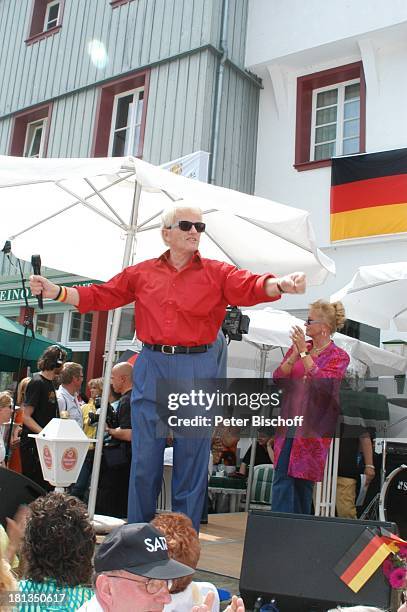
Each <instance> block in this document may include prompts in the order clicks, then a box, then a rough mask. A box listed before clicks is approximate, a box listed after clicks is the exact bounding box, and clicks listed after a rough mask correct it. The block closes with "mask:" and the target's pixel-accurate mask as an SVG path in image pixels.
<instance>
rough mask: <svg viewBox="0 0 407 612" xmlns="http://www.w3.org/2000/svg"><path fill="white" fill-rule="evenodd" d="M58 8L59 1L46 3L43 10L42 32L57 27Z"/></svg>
mask: <svg viewBox="0 0 407 612" xmlns="http://www.w3.org/2000/svg"><path fill="white" fill-rule="evenodd" d="M60 8H61V6H60V2H59V0H54V1H53V2H48V4H47V6H46V9H45V21H44V32H45V31H47V30H50V29H51V28H55V27H56V26H57V25H59V22H58V20H59V10H60Z"/></svg>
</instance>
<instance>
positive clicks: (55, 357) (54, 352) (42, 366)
mask: <svg viewBox="0 0 407 612" xmlns="http://www.w3.org/2000/svg"><path fill="white" fill-rule="evenodd" d="M65 360H66V351H64V349H61V348H60V347H59V346H58V345H57V344H53V345H52V346H49V347H48V348H47V349H45V351H44V352H43V354H42V355H41V357H40V358H39V359H38V362H37V365H38V369H39V370H41V371H42V372H43V371H45V370H56V369H58V368H60V367H61V366H62V363H61V366H59V365H58V364H57V361H61V362H64V361H65Z"/></svg>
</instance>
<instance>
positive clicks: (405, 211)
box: [331, 149, 407, 241]
mask: <svg viewBox="0 0 407 612" xmlns="http://www.w3.org/2000/svg"><path fill="white" fill-rule="evenodd" d="M401 232H407V149H396V150H394V151H384V152H382V153H371V154H366V155H352V156H349V157H337V158H334V159H332V177H331V240H332V241H335V240H347V239H351V238H364V237H367V236H380V235H385V234H399V233H401Z"/></svg>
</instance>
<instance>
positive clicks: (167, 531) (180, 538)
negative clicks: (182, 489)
mask: <svg viewBox="0 0 407 612" xmlns="http://www.w3.org/2000/svg"><path fill="white" fill-rule="evenodd" d="M151 524H152V525H154V527H156V528H157V529H159V530H160V531H161V532H162V533H163V534H164V535H165V539H166V540H167V546H168V554H169V556H170V558H171V559H175V561H179V562H180V563H185V565H188V566H189V567H192V569H195V568H196V566H197V565H198V561H199V556H200V554H201V547H200V544H199V536H198V534H197V532H196V531H195V529H194V527H193V525H192V521H191V519H190V518H189V517H188V516H186V515H185V514H182V513H180V512H166V513H165V514H159V515H158V516H156V517H155V519H154V520H152V521H151ZM190 582H192V575H191V576H183V577H182V578H176V579H175V580H173V581H172V587H171V591H170V593H173V594H175V593H181V592H182V591H185V589H186V588H187V586H188V585H189V584H190Z"/></svg>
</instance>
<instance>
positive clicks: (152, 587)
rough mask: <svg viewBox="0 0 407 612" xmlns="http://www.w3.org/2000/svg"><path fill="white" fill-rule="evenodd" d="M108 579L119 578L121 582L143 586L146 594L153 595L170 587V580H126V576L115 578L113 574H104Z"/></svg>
mask: <svg viewBox="0 0 407 612" xmlns="http://www.w3.org/2000/svg"><path fill="white" fill-rule="evenodd" d="M106 575H107V576H109V578H121V579H122V580H129V581H130V582H137V584H144V586H145V589H146V591H147V593H150V595H155V594H156V593H158V591H161V589H163V588H164V587H165V588H166V589H168V591H169V590H170V589H171V587H172V580H158V579H156V578H150V579H149V580H136V579H135V578H128V577H127V576H116V575H113V574H106Z"/></svg>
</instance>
